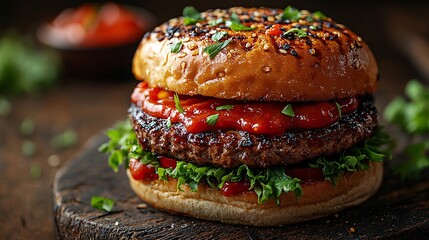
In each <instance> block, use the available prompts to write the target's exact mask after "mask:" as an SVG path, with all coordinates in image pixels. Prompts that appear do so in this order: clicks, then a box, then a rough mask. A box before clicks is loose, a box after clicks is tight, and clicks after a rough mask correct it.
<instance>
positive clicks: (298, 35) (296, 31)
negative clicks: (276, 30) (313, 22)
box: [284, 28, 308, 38]
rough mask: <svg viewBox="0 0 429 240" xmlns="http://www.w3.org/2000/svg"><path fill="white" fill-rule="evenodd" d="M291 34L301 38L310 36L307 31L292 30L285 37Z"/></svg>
mask: <svg viewBox="0 0 429 240" xmlns="http://www.w3.org/2000/svg"><path fill="white" fill-rule="evenodd" d="M289 34H294V35H296V36H297V37H299V38H305V37H307V36H308V34H307V32H306V31H305V30H302V29H299V28H291V29H289V30H287V31H286V32H285V33H284V35H289Z"/></svg>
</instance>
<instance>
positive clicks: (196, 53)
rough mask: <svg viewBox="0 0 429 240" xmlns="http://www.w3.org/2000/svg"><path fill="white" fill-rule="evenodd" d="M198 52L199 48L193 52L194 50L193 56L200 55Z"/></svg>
mask: <svg viewBox="0 0 429 240" xmlns="http://www.w3.org/2000/svg"><path fill="white" fill-rule="evenodd" d="M198 53H199V51H198V49H197V50H195V51H193V52H192V56H194V57H195V56H197V55H198Z"/></svg>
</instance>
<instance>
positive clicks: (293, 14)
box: [282, 6, 301, 21]
mask: <svg viewBox="0 0 429 240" xmlns="http://www.w3.org/2000/svg"><path fill="white" fill-rule="evenodd" d="M282 19H289V20H291V21H297V20H299V19H301V12H300V11H299V10H298V9H296V8H293V7H292V6H287V7H286V8H285V9H284V10H283V14H282Z"/></svg>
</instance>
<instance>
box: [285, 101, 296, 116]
mask: <svg viewBox="0 0 429 240" xmlns="http://www.w3.org/2000/svg"><path fill="white" fill-rule="evenodd" d="M282 114H284V115H286V116H289V117H295V112H294V111H293V109H292V105H290V104H288V105H286V106H285V107H284V108H283V109H282Z"/></svg>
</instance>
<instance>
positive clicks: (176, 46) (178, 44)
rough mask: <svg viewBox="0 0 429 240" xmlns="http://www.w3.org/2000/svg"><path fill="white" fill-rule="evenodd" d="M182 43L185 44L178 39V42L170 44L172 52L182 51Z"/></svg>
mask: <svg viewBox="0 0 429 240" xmlns="http://www.w3.org/2000/svg"><path fill="white" fill-rule="evenodd" d="M182 45H183V43H182V41H178V42H175V43H173V44H171V45H170V52H172V53H178V52H180V50H181V49H182Z"/></svg>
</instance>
